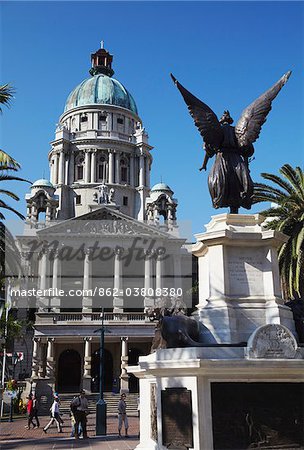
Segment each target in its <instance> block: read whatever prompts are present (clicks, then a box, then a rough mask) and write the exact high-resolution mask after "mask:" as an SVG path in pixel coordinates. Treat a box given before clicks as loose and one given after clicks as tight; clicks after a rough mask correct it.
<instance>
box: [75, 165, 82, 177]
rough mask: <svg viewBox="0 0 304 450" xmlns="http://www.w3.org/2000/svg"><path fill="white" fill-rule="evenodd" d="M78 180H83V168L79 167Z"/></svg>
mask: <svg viewBox="0 0 304 450" xmlns="http://www.w3.org/2000/svg"><path fill="white" fill-rule="evenodd" d="M76 179H77V180H83V166H77V170H76Z"/></svg>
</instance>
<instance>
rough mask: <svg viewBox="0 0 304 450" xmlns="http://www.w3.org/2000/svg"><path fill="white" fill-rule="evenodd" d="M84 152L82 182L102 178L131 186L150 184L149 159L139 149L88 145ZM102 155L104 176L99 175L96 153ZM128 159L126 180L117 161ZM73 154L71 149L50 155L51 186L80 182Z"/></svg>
mask: <svg viewBox="0 0 304 450" xmlns="http://www.w3.org/2000/svg"><path fill="white" fill-rule="evenodd" d="M82 153H83V155H84V164H83V168H84V172H83V179H82V180H81V181H83V182H84V183H86V184H89V183H98V182H101V181H104V182H106V183H109V184H120V183H121V184H125V183H126V184H129V185H130V186H132V187H140V186H146V187H149V186H150V158H149V156H148V154H146V153H144V152H143V151H142V150H141V151H140V152H139V153H138V154H132V153H128V152H122V151H119V150H114V149H107V150H106V151H104V150H101V149H100V150H99V149H96V148H88V149H85V150H83V151H82ZM103 154H105V155H106V156H107V161H106V162H105V177H104V178H105V179H104V180H100V179H99V178H98V170H97V167H98V164H99V161H98V156H99V155H103ZM122 158H126V159H127V160H128V180H127V181H126V180H121V173H120V162H121V160H122ZM76 164H77V160H75V153H74V152H73V151H69V152H67V151H65V150H63V149H62V150H59V151H54V152H53V154H52V156H51V165H50V171H51V182H52V184H54V185H63V184H65V185H71V184H73V183H74V181H79V180H77V179H76V177H75V167H76Z"/></svg>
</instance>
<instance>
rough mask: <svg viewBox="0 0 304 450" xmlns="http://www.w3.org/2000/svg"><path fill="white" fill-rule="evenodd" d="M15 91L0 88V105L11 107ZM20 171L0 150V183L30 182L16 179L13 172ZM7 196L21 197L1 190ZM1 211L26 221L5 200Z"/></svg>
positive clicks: (2, 215)
mask: <svg viewBox="0 0 304 450" xmlns="http://www.w3.org/2000/svg"><path fill="white" fill-rule="evenodd" d="M14 92H15V90H14V88H13V87H12V86H11V85H10V84H8V83H7V84H4V85H2V86H0V105H5V106H8V107H9V106H10V104H11V101H12V98H13V94H14ZM0 112H2V108H1V106H0ZM19 169H20V164H19V163H18V162H17V161H16V160H15V159H14V158H13V157H11V156H10V155H9V154H8V153H6V152H5V151H4V150H1V149H0V182H1V181H26V182H28V183H29V181H27V180H25V179H24V178H20V177H16V176H15V175H14V174H12V172H16V171H18V170H19ZM1 194H2V195H3V194H4V195H6V196H8V197H11V198H13V199H14V200H17V201H19V197H18V196H17V195H16V194H14V193H13V192H11V191H8V190H7V189H0V195H1ZM0 209H5V210H8V211H12V212H13V213H14V214H16V215H17V216H18V217H20V219H24V216H23V214H20V213H19V212H18V211H17V210H16V209H14V208H12V207H11V206H9V205H8V204H7V203H6V202H5V201H4V200H2V199H0ZM3 219H5V216H4V214H3V213H2V212H1V211H0V220H3Z"/></svg>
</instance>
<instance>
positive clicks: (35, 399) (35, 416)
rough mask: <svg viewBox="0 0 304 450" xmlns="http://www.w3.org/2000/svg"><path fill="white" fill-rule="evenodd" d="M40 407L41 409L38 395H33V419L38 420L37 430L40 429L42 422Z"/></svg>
mask: <svg viewBox="0 0 304 450" xmlns="http://www.w3.org/2000/svg"><path fill="white" fill-rule="evenodd" d="M38 407H39V405H38V399H37V397H36V394H34V395H33V418H34V419H35V420H36V424H35V427H37V428H39V427H40V422H39V418H38ZM35 427H34V428H35Z"/></svg>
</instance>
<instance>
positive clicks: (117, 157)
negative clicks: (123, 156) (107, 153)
mask: <svg viewBox="0 0 304 450" xmlns="http://www.w3.org/2000/svg"><path fill="white" fill-rule="evenodd" d="M115 183H117V184H119V183H120V152H115Z"/></svg>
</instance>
